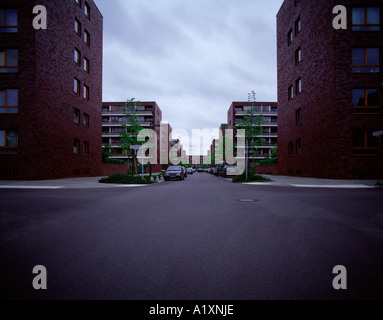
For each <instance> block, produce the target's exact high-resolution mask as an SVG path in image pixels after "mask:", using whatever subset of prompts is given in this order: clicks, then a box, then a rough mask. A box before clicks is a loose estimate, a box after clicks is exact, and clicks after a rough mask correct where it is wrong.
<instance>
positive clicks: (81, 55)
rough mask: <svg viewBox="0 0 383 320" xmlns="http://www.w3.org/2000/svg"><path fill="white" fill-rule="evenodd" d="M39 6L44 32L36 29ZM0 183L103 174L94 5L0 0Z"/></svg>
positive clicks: (98, 23)
mask: <svg viewBox="0 0 383 320" xmlns="http://www.w3.org/2000/svg"><path fill="white" fill-rule="evenodd" d="M36 5H40V6H44V7H45V8H46V14H47V29H38V30H36V29H35V28H34V27H33V19H34V18H35V16H36V15H35V14H33V9H34V7H35V6H36ZM0 17H1V19H0V179H26V180H35V179H36V180H38V179H56V178H66V177H82V176H98V175H100V174H101V132H100V123H101V110H100V105H101V103H102V47H103V17H102V15H101V13H100V12H99V10H98V8H97V7H96V5H95V3H94V2H93V0H86V1H83V0H81V1H80V0H77V1H75V0H67V1H56V0H41V1H30V0H12V1H9V0H7V1H6V0H0Z"/></svg>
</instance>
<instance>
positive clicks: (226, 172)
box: [222, 165, 237, 178]
mask: <svg viewBox="0 0 383 320" xmlns="http://www.w3.org/2000/svg"><path fill="white" fill-rule="evenodd" d="M236 169H237V166H229V165H227V166H225V167H224V168H223V171H222V177H224V178H229V177H235V176H236V175H234V174H233V173H232V171H233V170H236Z"/></svg>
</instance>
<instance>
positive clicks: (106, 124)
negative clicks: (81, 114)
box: [102, 121, 150, 127]
mask: <svg viewBox="0 0 383 320" xmlns="http://www.w3.org/2000/svg"><path fill="white" fill-rule="evenodd" d="M123 124H124V125H126V126H128V127H129V123H127V122H119V121H113V122H112V121H107V122H102V126H103V127H110V126H122V125H123ZM139 124H140V125H141V126H143V127H149V126H150V122H139Z"/></svg>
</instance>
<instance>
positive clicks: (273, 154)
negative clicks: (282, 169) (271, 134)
mask: <svg viewBox="0 0 383 320" xmlns="http://www.w3.org/2000/svg"><path fill="white" fill-rule="evenodd" d="M271 159H272V160H277V159H278V145H277V144H276V145H275V146H274V148H273V150H271Z"/></svg>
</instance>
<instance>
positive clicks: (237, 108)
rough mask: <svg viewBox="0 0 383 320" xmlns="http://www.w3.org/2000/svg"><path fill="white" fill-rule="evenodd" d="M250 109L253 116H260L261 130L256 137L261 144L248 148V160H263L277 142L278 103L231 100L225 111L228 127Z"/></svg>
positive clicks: (269, 154) (244, 115)
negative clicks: (228, 107) (261, 118)
mask: <svg viewBox="0 0 383 320" xmlns="http://www.w3.org/2000/svg"><path fill="white" fill-rule="evenodd" d="M248 111H251V112H252V113H253V115H254V116H262V117H263V123H262V128H263V130H262V131H263V132H262V134H261V135H259V136H258V137H257V138H261V139H262V145H261V146H256V147H253V148H251V149H249V160H264V159H266V158H269V157H270V156H271V152H272V150H273V149H274V148H275V147H276V146H277V144H278V104H277V102H256V103H249V102H233V103H232V104H231V106H230V109H229V110H228V112H227V125H228V129H233V128H235V127H236V126H237V125H238V123H240V122H241V121H243V120H244V119H245V117H247V116H248Z"/></svg>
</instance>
